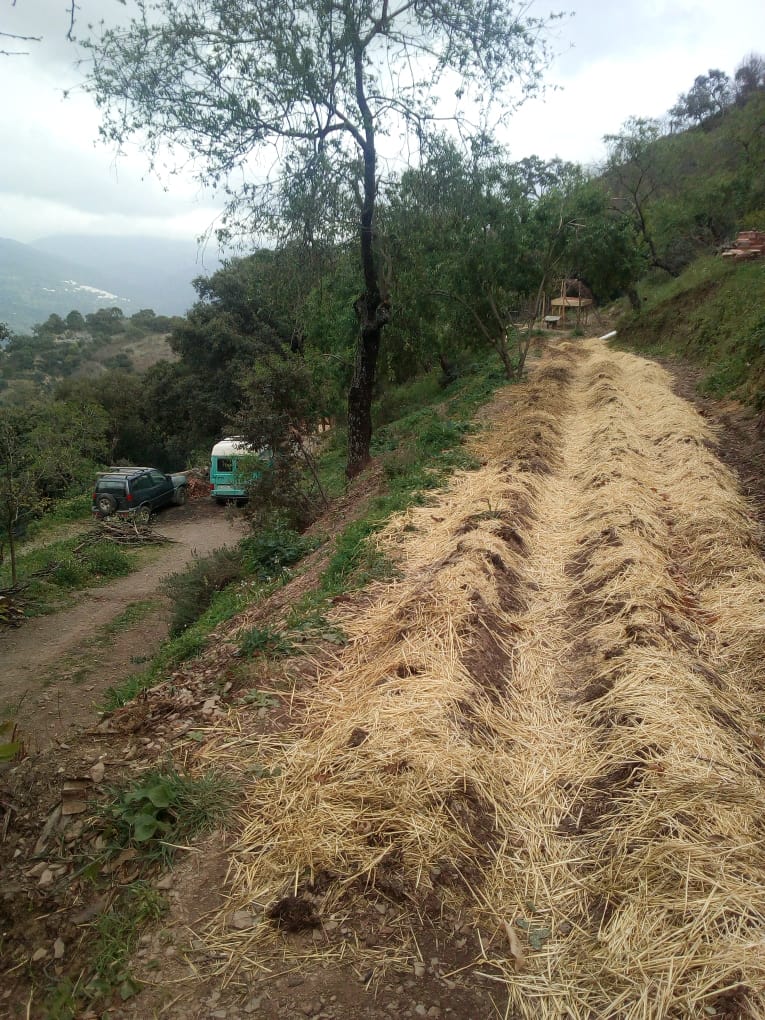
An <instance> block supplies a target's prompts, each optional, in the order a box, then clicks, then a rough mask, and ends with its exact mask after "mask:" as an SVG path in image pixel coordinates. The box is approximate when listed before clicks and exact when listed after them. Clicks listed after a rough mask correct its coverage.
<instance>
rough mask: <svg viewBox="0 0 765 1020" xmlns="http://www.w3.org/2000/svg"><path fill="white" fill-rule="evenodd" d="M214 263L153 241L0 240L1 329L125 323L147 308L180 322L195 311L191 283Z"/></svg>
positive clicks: (188, 249)
mask: <svg viewBox="0 0 765 1020" xmlns="http://www.w3.org/2000/svg"><path fill="white" fill-rule="evenodd" d="M219 265H220V262H219V261H218V259H217V258H214V257H213V256H211V255H210V256H207V255H206V256H205V258H204V260H202V258H201V257H200V256H199V255H198V252H197V246H196V244H195V243H194V242H190V243H188V244H187V243H185V242H182V241H165V240H162V239H161V238H153V237H88V236H85V235H56V236H53V237H45V238H41V239H40V240H39V241H35V242H33V243H32V244H20V243H19V242H18V241H12V240H10V239H7V238H0V322H7V323H8V325H9V326H10V327H11V329H12V330H13V331H14V332H25V331H28V330H29V329H31V327H32V326H33V325H34V324H35V323H38V322H44V321H45V319H47V318H48V316H49V315H50V314H51V313H52V312H57V313H58V314H59V315H66V314H67V313H68V312H70V311H72V309H77V311H79V312H82V313H83V314H85V313H87V312H92V311H95V310H96V309H97V308H103V307H105V306H106V307H111V306H115V305H116V306H117V307H119V308H121V309H122V310H123V312H125V314H126V315H132V314H133V312H137V311H138V310H139V309H141V308H153V309H154V311H155V312H157V314H159V315H183V314H184V313H185V312H186V311H187V310H188V309H189V308H190V307H191V305H192V304H193V303H194V300H195V298H196V292H195V291H194V288H193V287H192V285H191V281H192V280H193V279H194V278H195V277H197V276H208V275H209V274H210V273H212V272H214V271H215V270H216V269H217V268H218V267H219Z"/></svg>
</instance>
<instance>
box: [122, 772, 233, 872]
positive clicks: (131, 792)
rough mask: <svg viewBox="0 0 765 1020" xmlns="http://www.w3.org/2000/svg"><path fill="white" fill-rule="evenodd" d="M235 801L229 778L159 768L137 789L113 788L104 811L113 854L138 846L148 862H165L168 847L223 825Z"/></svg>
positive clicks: (132, 786) (169, 852) (144, 776)
mask: <svg viewBox="0 0 765 1020" xmlns="http://www.w3.org/2000/svg"><path fill="white" fill-rule="evenodd" d="M235 796H236V784H235V783H234V781H233V780H232V779H230V778H229V777H227V776H224V775H223V774H221V773H219V772H216V771H214V770H208V771H207V772H203V773H201V774H200V775H198V776H193V775H190V774H187V773H182V772H178V771H176V770H175V769H174V768H171V767H167V766H165V767H160V768H157V769H152V770H150V771H149V772H146V773H144V774H143V775H142V776H141V778H140V780H139V782H138V783H137V784H135V785H131V786H127V787H123V788H115V789H114V790H113V791H112V799H111V801H110V803H109V804H108V805H106V806H104V808H103V809H102V817H103V819H104V822H105V825H106V837H105V838H106V839H107V841H108V843H109V845H110V847H111V849H112V851H113V852H117V851H118V850H120V849H125V848H127V847H130V846H137V847H138V849H140V850H141V852H142V854H143V855H144V856H145V857H147V858H156V857H159V858H162V859H163V860H168V859H169V858H170V857H171V856H172V852H173V847H172V845H171V844H178V843H185V842H187V841H188V840H190V839H192V838H193V837H194V836H196V835H198V834H199V833H201V832H206V831H209V830H210V829H213V828H215V827H216V826H218V825H221V824H222V823H223V822H224V821H225V819H226V817H227V815H228V813H229V811H230V810H231V808H232V806H233V804H234V799H235Z"/></svg>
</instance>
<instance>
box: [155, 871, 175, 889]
mask: <svg viewBox="0 0 765 1020" xmlns="http://www.w3.org/2000/svg"><path fill="white" fill-rule="evenodd" d="M174 882H175V879H174V878H173V876H172V874H171V873H170V872H168V874H167V875H163V876H162V878H160V880H159V881H158V882H157V889H172V888H173V883H174Z"/></svg>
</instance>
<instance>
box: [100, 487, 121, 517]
mask: <svg viewBox="0 0 765 1020" xmlns="http://www.w3.org/2000/svg"><path fill="white" fill-rule="evenodd" d="M96 508H97V509H98V512H99V513H101V514H103V515H104V517H109V516H111V514H113V513H114V511H115V510H116V509H117V500H116V499H115V498H114V496H112V495H111V493H109V492H100V493H99V494H98V498H97V499H96Z"/></svg>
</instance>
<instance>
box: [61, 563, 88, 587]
mask: <svg viewBox="0 0 765 1020" xmlns="http://www.w3.org/2000/svg"><path fill="white" fill-rule="evenodd" d="M90 578H91V574H90V571H89V570H88V567H87V564H86V563H85V562H84V560H76V559H75V558H74V557H73V556H67V557H66V559H63V560H61V562H60V563H57V564H56V566H55V568H54V570H53V573H52V574H51V581H52V582H53V583H54V584H55V585H58V587H59V588H84V587H85V586H86V585H87V584H88V582H89V581H90Z"/></svg>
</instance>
